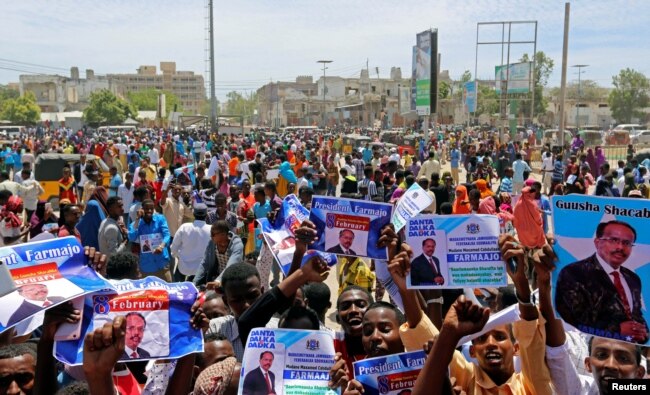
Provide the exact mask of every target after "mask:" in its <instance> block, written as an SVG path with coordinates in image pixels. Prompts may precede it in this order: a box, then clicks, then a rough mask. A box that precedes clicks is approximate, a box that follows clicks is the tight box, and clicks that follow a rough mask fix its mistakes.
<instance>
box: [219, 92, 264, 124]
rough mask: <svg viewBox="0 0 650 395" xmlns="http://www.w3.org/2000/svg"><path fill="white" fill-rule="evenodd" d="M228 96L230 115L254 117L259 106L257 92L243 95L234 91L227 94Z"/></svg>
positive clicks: (227, 111)
mask: <svg viewBox="0 0 650 395" xmlns="http://www.w3.org/2000/svg"><path fill="white" fill-rule="evenodd" d="M226 98H227V100H226V113H227V114H228V115H242V116H243V117H244V120H246V119H248V120H250V119H252V117H253V113H254V111H255V108H256V107H257V93H256V92H252V93H248V94H246V95H242V94H241V93H239V92H236V91H232V92H229V93H228V94H227V95H226Z"/></svg>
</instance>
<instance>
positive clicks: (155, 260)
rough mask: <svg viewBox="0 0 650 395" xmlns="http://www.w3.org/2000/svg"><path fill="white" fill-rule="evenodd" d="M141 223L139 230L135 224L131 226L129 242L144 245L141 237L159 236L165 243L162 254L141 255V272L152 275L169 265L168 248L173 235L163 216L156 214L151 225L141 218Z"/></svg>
mask: <svg viewBox="0 0 650 395" xmlns="http://www.w3.org/2000/svg"><path fill="white" fill-rule="evenodd" d="M139 221H140V224H139V225H138V229H134V227H133V225H134V223H132V224H131V225H130V226H129V241H131V242H135V243H142V242H141V241H140V240H141V239H140V236H145V235H156V234H159V235H160V237H161V239H162V242H163V243H165V248H163V252H162V254H154V253H153V252H141V253H140V270H141V271H142V272H143V273H152V272H157V271H159V270H162V269H163V268H164V267H165V266H167V265H168V264H169V250H168V247H169V240H170V238H171V235H170V234H169V228H168V227H167V220H166V219H165V216H163V215H162V214H158V213H154V215H153V218H152V219H151V223H149V224H148V223H146V222H145V221H144V220H143V219H142V218H140V220H139ZM140 248H142V244H140Z"/></svg>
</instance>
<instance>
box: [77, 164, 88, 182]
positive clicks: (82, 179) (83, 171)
mask: <svg viewBox="0 0 650 395" xmlns="http://www.w3.org/2000/svg"><path fill="white" fill-rule="evenodd" d="M87 164H88V162H86V163H80V164H79V168H80V169H81V171H80V173H81V177H80V178H79V184H78V185H79V188H83V186H84V185H86V182H87V181H88V177H87V176H86V166H87Z"/></svg>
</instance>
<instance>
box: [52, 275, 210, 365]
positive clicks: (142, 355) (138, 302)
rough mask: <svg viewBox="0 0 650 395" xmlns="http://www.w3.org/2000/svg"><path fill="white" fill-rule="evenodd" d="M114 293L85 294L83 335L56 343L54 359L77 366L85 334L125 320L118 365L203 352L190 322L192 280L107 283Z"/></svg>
mask: <svg viewBox="0 0 650 395" xmlns="http://www.w3.org/2000/svg"><path fill="white" fill-rule="evenodd" d="M110 283H111V286H112V288H113V289H114V290H106V291H104V292H97V293H95V294H92V295H87V296H86V299H85V301H84V306H83V314H82V315H83V318H82V328H81V333H82V336H81V337H80V339H79V340H71V341H57V342H55V346H54V354H55V357H56V358H57V359H58V360H59V361H61V362H63V363H67V364H69V365H78V364H81V363H82V352H83V339H84V337H85V335H86V333H89V332H92V331H94V330H95V328H98V327H101V326H103V325H104V324H105V323H109V322H112V321H113V319H114V318H115V317H116V316H124V317H125V318H126V336H125V350H124V353H123V355H122V357H121V358H120V361H124V362H126V361H137V360H149V359H160V358H180V357H182V356H184V355H187V354H190V353H193V352H202V351H203V334H202V332H201V330H200V329H194V328H192V326H191V325H190V324H189V322H190V319H191V317H192V314H191V313H190V308H191V307H192V304H193V303H194V302H195V300H196V296H197V293H198V291H197V289H196V287H195V286H194V284H192V283H191V282H179V283H167V282H164V281H162V280H160V279H159V278H157V277H146V278H144V279H142V280H110Z"/></svg>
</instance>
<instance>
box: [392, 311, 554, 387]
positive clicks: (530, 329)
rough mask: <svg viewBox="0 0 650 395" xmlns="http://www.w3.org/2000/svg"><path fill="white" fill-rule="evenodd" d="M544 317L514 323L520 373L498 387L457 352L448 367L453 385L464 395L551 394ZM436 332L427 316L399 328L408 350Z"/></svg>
mask: <svg viewBox="0 0 650 395" xmlns="http://www.w3.org/2000/svg"><path fill="white" fill-rule="evenodd" d="M545 322H546V321H545V320H544V318H543V317H542V316H541V313H540V315H539V318H538V319H537V320H533V321H524V320H520V321H516V322H514V323H513V324H512V330H513V332H514V335H515V338H516V339H517V342H518V343H519V357H520V361H521V372H520V373H514V374H513V375H512V377H510V380H508V381H507V382H506V383H504V384H502V385H500V386H497V385H496V384H494V382H493V381H492V379H490V377H489V376H488V375H487V374H486V373H485V372H484V371H483V369H481V368H480V367H479V366H478V365H476V364H474V363H470V362H468V361H467V360H466V359H465V357H464V356H463V354H461V353H460V352H459V351H455V352H454V356H453V358H452V360H451V363H450V364H449V368H450V372H451V376H452V377H455V378H456V385H459V386H461V387H462V389H463V390H464V391H465V392H466V393H467V395H497V394H498V395H506V394H515V395H527V394H535V395H547V394H548V395H551V394H553V390H552V388H551V374H550V372H549V370H548V367H547V366H546V361H545V353H546V348H545V347H546V332H545V329H544V324H545ZM438 333H439V331H438V328H436V327H435V325H433V323H432V322H431V320H429V317H427V316H426V314H423V315H422V319H421V320H420V323H418V326H416V327H415V328H409V326H408V324H403V325H402V326H401V327H400V337H401V338H402V343H403V344H404V348H405V349H406V350H407V351H411V350H419V349H422V345H423V344H424V343H426V342H427V341H428V340H429V339H431V338H433V337H434V336H436V335H437V334H438Z"/></svg>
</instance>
